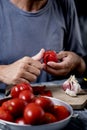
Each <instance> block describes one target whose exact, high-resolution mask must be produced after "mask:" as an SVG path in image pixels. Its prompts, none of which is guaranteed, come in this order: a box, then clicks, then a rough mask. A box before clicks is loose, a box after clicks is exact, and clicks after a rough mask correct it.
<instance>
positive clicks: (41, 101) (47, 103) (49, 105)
mask: <svg viewBox="0 0 87 130" xmlns="http://www.w3.org/2000/svg"><path fill="white" fill-rule="evenodd" d="M35 103H36V104H38V105H40V106H41V107H42V108H43V110H44V111H46V112H49V111H50V112H51V111H53V109H54V103H53V102H52V100H50V99H49V98H46V97H44V96H43V97H41V96H39V97H36V99H35Z"/></svg>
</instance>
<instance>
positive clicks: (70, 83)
mask: <svg viewBox="0 0 87 130" xmlns="http://www.w3.org/2000/svg"><path fill="white" fill-rule="evenodd" d="M62 88H63V90H64V91H65V93H66V94H68V95H70V96H77V94H78V93H79V92H80V91H81V90H82V89H81V86H80V84H79V83H78V81H77V79H76V78H75V75H71V76H70V78H69V79H68V80H66V81H65V82H64V83H63V86H62Z"/></svg>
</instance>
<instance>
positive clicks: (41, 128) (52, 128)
mask: <svg viewBox="0 0 87 130" xmlns="http://www.w3.org/2000/svg"><path fill="white" fill-rule="evenodd" d="M47 98H50V99H51V100H52V101H53V102H54V104H56V105H63V106H65V107H66V108H67V109H68V110H69V112H70V115H69V116H68V117H67V118H65V119H64V120H61V121H58V122H54V123H50V124H44V125H38V126H32V125H20V124H17V123H12V122H8V121H4V120H0V130H1V129H2V130H60V129H62V128H64V127H65V126H66V125H67V124H68V123H69V121H70V119H71V117H72V115H73V109H72V107H71V106H70V105H69V104H67V103H66V102H64V101H62V100H59V99H56V98H53V97H47Z"/></svg>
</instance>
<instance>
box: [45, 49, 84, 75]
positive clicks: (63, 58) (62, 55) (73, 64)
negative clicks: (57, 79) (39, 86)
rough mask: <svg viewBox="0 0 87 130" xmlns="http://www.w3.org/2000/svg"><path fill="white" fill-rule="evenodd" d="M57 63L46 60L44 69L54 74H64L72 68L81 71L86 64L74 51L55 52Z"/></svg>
mask: <svg viewBox="0 0 87 130" xmlns="http://www.w3.org/2000/svg"><path fill="white" fill-rule="evenodd" d="M57 56H58V59H59V61H60V62H59V63H55V62H48V63H47V66H45V68H44V69H45V71H47V72H48V73H50V74H52V75H55V76H66V75H67V74H69V73H70V72H71V71H73V70H75V69H76V70H77V71H78V72H79V73H83V72H84V71H85V69H86V65H85V63H84V61H83V59H82V58H81V57H80V56H78V55H77V54H75V53H74V52H69V51H61V52H59V53H58V54H57Z"/></svg>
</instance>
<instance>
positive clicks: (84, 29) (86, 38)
mask: <svg viewBox="0 0 87 130" xmlns="http://www.w3.org/2000/svg"><path fill="white" fill-rule="evenodd" d="M74 1H75V5H76V9H77V14H78V18H79V24H80V30H81V36H82V41H83V44H84V48H85V50H86V51H87V4H86V3H87V0H74Z"/></svg>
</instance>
